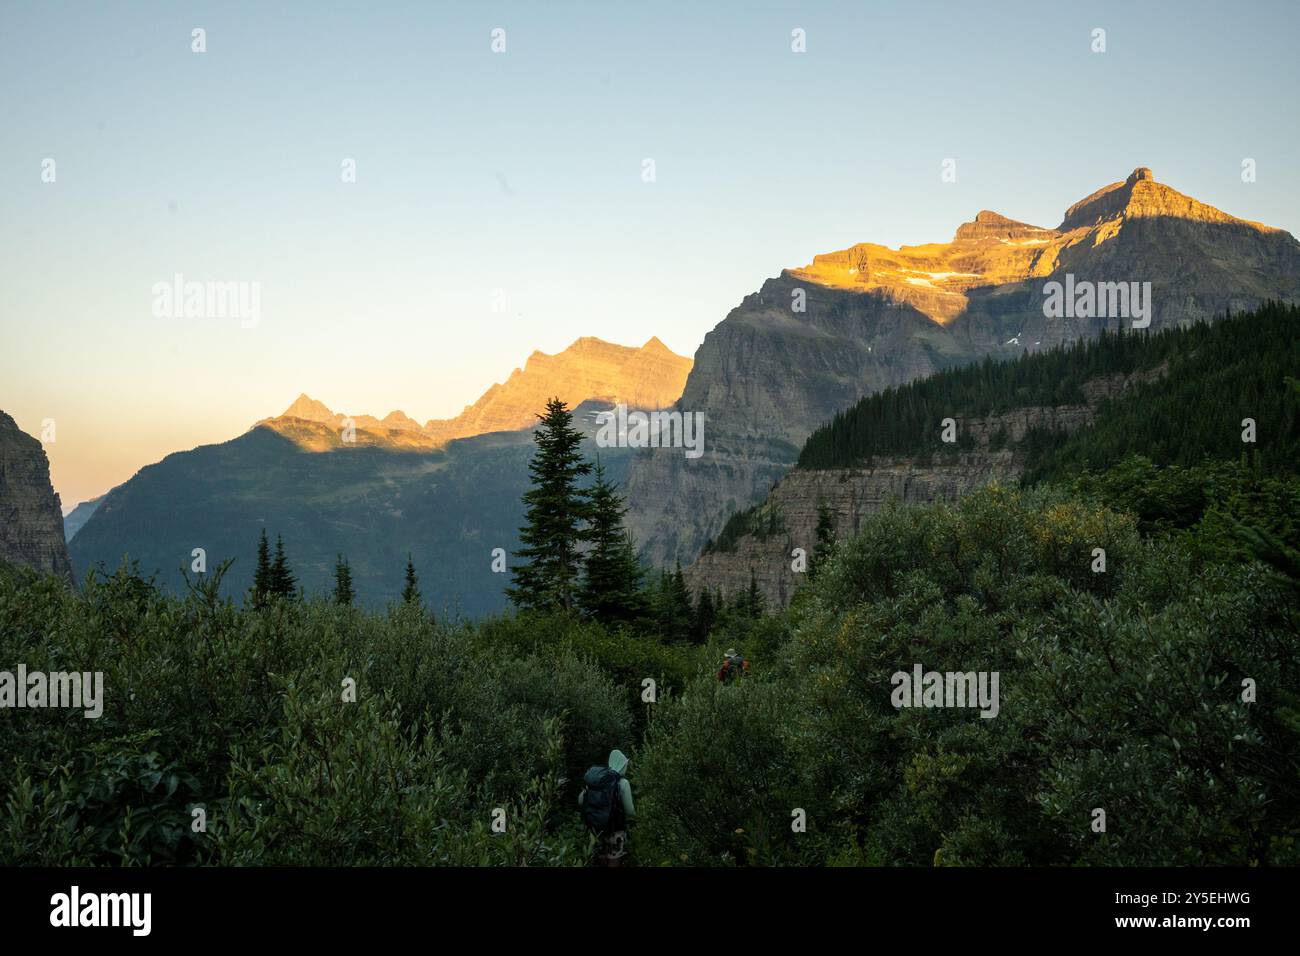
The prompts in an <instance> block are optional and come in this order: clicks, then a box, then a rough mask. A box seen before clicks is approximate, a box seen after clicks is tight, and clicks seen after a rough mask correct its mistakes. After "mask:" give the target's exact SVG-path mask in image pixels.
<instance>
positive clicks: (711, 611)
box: [691, 588, 718, 644]
mask: <svg viewBox="0 0 1300 956" xmlns="http://www.w3.org/2000/svg"><path fill="white" fill-rule="evenodd" d="M717 619H718V612H717V608H716V606H715V605H714V603H713V595H712V594H710V593H709V589H708V588H703V589H701V591H700V597H699V600H698V601H697V602H696V604H695V614H694V616H693V617H692V618H691V640H693V641H694V642H695V643H696V644H703V643H704V642H705V641H707V640H708V639H709V634H710V632H712V630H713V625H714V622H716V621H717Z"/></svg>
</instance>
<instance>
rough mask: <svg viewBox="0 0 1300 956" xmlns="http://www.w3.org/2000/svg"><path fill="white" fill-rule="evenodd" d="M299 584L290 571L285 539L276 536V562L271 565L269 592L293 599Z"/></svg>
mask: <svg viewBox="0 0 1300 956" xmlns="http://www.w3.org/2000/svg"><path fill="white" fill-rule="evenodd" d="M297 587H298V582H297V580H296V579H295V578H294V576H293V572H292V571H291V570H289V562H288V560H287V559H286V558H285V556H284V538H282V537H281V536H280V535H278V534H277V535H276V536H275V560H274V561H273V562H272V563H271V572H270V575H269V584H268V591H269V593H271V594H276V595H279V596H280V597H283V598H292V597H293V596H294V594H295V593H296V591H297Z"/></svg>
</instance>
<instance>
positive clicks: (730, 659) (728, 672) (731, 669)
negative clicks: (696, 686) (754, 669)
mask: <svg viewBox="0 0 1300 956" xmlns="http://www.w3.org/2000/svg"><path fill="white" fill-rule="evenodd" d="M748 673H749V661H747V660H745V658H743V657H741V656H740V652H739V651H737V650H736V649H735V648H734V647H729V648H727V653H726V654H724V655H723V657H722V669H721V670H719V671H718V680H720V681H722V683H724V684H730V683H731V682H732V681H734V680H735V679H736V678H737V677H742V676H744V675H745V674H748Z"/></svg>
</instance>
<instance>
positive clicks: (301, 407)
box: [280, 392, 334, 422]
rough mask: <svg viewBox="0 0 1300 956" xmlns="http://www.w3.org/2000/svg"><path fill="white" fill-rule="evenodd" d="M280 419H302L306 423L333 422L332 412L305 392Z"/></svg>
mask: <svg viewBox="0 0 1300 956" xmlns="http://www.w3.org/2000/svg"><path fill="white" fill-rule="evenodd" d="M280 417H281V418H304V419H306V420H307V421H312V422H320V421H333V420H334V412H332V411H331V410H330V409H329V407H328V406H327V405H326V404H325V403H324V402H318V401H316V399H314V398H312V397H311V396H310V395H308V394H307V393H306V392H303V393H302V394H301V395H299V396H298V397H297V398H296V399H294V401H293V404H292V405H290V406H289V407H288V408H286V409H285V410H284V413H283V414H282V415H281V416H280Z"/></svg>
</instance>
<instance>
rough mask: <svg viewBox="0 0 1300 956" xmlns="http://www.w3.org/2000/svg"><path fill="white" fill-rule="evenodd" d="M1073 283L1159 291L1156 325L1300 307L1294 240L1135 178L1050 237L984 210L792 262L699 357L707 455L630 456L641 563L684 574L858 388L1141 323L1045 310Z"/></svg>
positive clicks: (694, 385) (1081, 208) (696, 382)
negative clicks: (915, 237)
mask: <svg viewBox="0 0 1300 956" xmlns="http://www.w3.org/2000/svg"><path fill="white" fill-rule="evenodd" d="M1067 275H1071V276H1073V277H1074V279H1075V280H1076V281H1078V282H1095V283H1100V282H1107V283H1112V282H1150V283H1151V301H1150V305H1151V317H1150V318H1151V321H1150V328H1152V329H1159V328H1163V327H1166V326H1170V325H1177V324H1180V323H1187V322H1191V321H1194V320H1196V319H1211V318H1214V317H1215V316H1217V315H1219V314H1222V312H1223V311H1225V310H1227V309H1231V310H1232V311H1240V310H1244V309H1247V308H1251V307H1253V306H1256V305H1258V304H1259V303H1261V302H1262V301H1264V300H1266V299H1270V298H1271V299H1280V300H1284V301H1292V302H1294V301H1300V243H1297V242H1296V240H1295V239H1294V238H1293V237H1292V236H1291V235H1290V234H1289V233H1287V232H1284V231H1282V230H1278V229H1271V228H1269V227H1267V226H1263V225H1261V224H1259V223H1254V222H1248V221H1245V220H1241V219H1237V218H1235V217H1233V216H1230V215H1228V214H1226V213H1223V212H1220V211H1219V210H1217V209H1214V208H1213V207H1210V206H1207V205H1205V204H1203V203H1200V202H1197V201H1196V200H1194V199H1192V198H1190V197H1188V196H1185V195H1183V194H1181V193H1179V192H1177V191H1176V190H1174V189H1171V188H1170V187H1168V186H1165V185H1163V184H1161V183H1158V182H1156V181H1155V179H1154V178H1153V177H1152V175H1151V171H1150V170H1149V169H1145V168H1142V169H1137V170H1135V171H1134V172H1133V174H1132V175H1131V176H1129V177H1128V179H1127V180H1125V181H1124V182H1117V183H1113V184H1111V185H1109V186H1106V187H1104V188H1103V189H1101V190H1098V191H1097V192H1096V193H1093V194H1092V195H1091V196H1088V197H1087V198H1085V199H1084V200H1082V201H1080V202H1078V203H1075V204H1074V205H1073V206H1071V207H1070V208H1069V209H1068V210H1067V211H1066V213H1065V216H1064V218H1063V220H1062V222H1061V224H1060V225H1059V226H1058V227H1056V228H1055V229H1049V228H1045V227H1040V226H1032V225H1028V224H1026V223H1021V222H1016V221H1015V220H1011V219H1007V218H1006V217H1004V216H1001V215H998V214H997V213H993V212H989V211H987V210H985V211H983V212H980V213H979V214H978V215H977V216H976V217H975V219H974V220H973V221H972V222H969V223H966V224H964V225H962V226H960V227H959V228H958V229H957V233H956V235H955V236H954V238H953V240H952V241H951V242H946V243H934V244H929V245H922V246H904V247H902V248H900V249H889V248H888V247H885V246H880V245H874V244H870V243H864V244H861V245H857V246H853V247H852V248H850V249H846V250H843V251H840V252H835V253H830V254H828V255H822V256H817V257H816V258H815V259H814V260H813V262H812V263H811V264H810V265H808V266H805V267H803V268H801V269H790V270H786V271H785V272H783V273H782V274H781V275H780V276H778V277H776V278H773V279H769V280H767V282H765V283H764V284H763V286H762V288H761V289H760V291H759V292H757V293H755V294H753V295H750V296H747V297H746V298H745V299H744V300H743V301H742V302H741V303H740V305H738V306H737V307H736V308H735V309H733V310H732V311H731V312H730V313H729V314H728V315H727V317H726V318H725V319H724V320H723V321H722V322H721V323H720V324H719V325H718V326H717V327H715V328H714V329H713V331H712V332H710V333H709V334H708V335H707V336H706V337H705V339H704V343H703V344H702V345H701V346H700V348H699V350H698V351H697V352H696V354H695V365H694V368H692V369H691V373H690V375H689V376H688V378H687V380H686V387H685V390H684V391H683V394H682V398H681V400H680V402H679V403H678V407H679V408H681V409H682V410H683V411H688V412H693V411H702V412H704V413H705V416H706V418H705V430H704V433H705V438H704V455H703V457H701V458H698V459H695V460H687V459H685V458H684V456H683V455H682V454H681V451H680V450H678V449H653V450H646V451H644V452H642V453H640V454H639V455H638V456H637V458H636V459H635V460H634V461H633V465H632V470H631V473H630V475H629V479H628V494H629V503H630V505H631V508H632V510H631V511H630V513H629V516H628V517H629V522H630V524H631V526H632V529H633V531H634V532H635V534H636V535H637V539H638V541H640V542H641V544H642V548H643V552H644V554H645V556H646V558H647V559H648V560H649V561H650V562H651V563H653V564H656V565H662V564H671V563H672V562H673V560H680V561H681V562H682V563H683V565H686V564H689V562H691V561H692V560H694V558H695V557H696V555H697V554H698V553H699V550H700V548H701V546H702V545H703V544H704V542H705V541H706V540H707V539H708V538H709V537H710V536H711V535H714V534H716V533H717V531H718V530H719V529H720V528H721V526H722V524H723V522H724V521H725V519H726V517H727V515H728V514H730V513H731V512H732V511H735V510H737V509H740V508H745V507H748V506H749V505H752V504H754V503H756V502H758V501H760V500H761V499H762V498H763V496H764V495H765V494H766V493H767V492H768V491H769V490H770V489H771V488H772V486H773V484H774V483H775V482H776V481H777V480H779V479H780V477H781V476H782V475H784V474H785V473H786V471H788V470H789V468H790V467H791V466H792V465H793V463H794V461H795V458H796V457H797V453H798V448H799V446H800V445H801V444H802V443H803V441H804V440H805V439H806V438H807V437H808V435H809V434H810V433H811V432H812V430H813V429H814V428H816V427H817V426H818V425H820V424H821V423H822V422H824V421H826V420H828V419H829V418H831V417H832V416H833V415H834V413H835V412H837V411H839V410H841V409H844V408H847V407H848V406H850V405H851V404H853V403H854V402H856V401H857V400H858V399H859V398H861V397H862V396H864V395H868V394H871V393H872V392H876V391H879V390H881V389H883V388H887V387H889V386H891V385H898V384H902V383H904V382H908V381H911V380H912V379H915V378H919V377H922V376H925V375H928V374H930V373H932V372H935V371H938V370H940V369H942V368H945V367H949V366H952V365H957V364H965V363H969V362H972V361H976V360H978V359H980V358H982V357H984V356H986V355H991V356H994V357H997V358H1012V357H1016V356H1019V355H1020V354H1022V353H1023V352H1024V351H1025V350H1029V351H1034V350H1037V349H1042V348H1048V347H1051V346H1053V345H1057V344H1060V343H1064V342H1069V341H1073V340H1076V339H1079V338H1084V337H1091V336H1095V335H1096V334H1097V333H1098V332H1099V331H1100V330H1101V329H1102V328H1117V327H1119V326H1120V325H1124V326H1126V327H1127V326H1128V325H1129V324H1130V323H1131V321H1132V319H1131V318H1125V317H1123V316H1104V317H1103V316H1090V317H1083V318H1048V317H1047V316H1046V315H1045V314H1044V301H1045V298H1046V296H1045V287H1046V285H1047V283H1049V282H1063V281H1064V280H1065V277H1066V276H1067ZM801 309H802V310H801ZM746 584H748V578H746Z"/></svg>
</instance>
